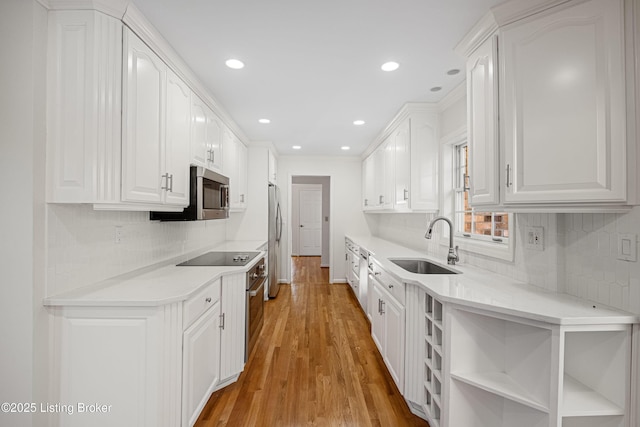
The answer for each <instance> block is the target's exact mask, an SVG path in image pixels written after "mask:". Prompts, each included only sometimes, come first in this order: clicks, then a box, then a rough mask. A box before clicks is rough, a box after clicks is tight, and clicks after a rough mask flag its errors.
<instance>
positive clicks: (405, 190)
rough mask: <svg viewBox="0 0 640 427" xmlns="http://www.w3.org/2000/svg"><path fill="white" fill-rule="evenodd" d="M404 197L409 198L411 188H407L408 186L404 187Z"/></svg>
mask: <svg viewBox="0 0 640 427" xmlns="http://www.w3.org/2000/svg"><path fill="white" fill-rule="evenodd" d="M404 199H405V200H409V190H407V189H406V188H405V189H404Z"/></svg>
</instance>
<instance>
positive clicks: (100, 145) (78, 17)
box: [47, 11, 122, 203]
mask: <svg viewBox="0 0 640 427" xmlns="http://www.w3.org/2000/svg"><path fill="white" fill-rule="evenodd" d="M48 21H49V22H48V27H49V28H48V31H49V34H48V47H47V51H48V52H47V201H48V202H54V203H117V202H120V141H121V129H122V125H121V115H120V110H121V109H122V22H120V21H119V20H117V19H115V18H111V17H109V16H107V15H105V14H102V13H98V12H94V11H51V12H49V19H48ZM115 171H117V173H115Z"/></svg>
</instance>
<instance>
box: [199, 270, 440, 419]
mask: <svg viewBox="0 0 640 427" xmlns="http://www.w3.org/2000/svg"><path fill="white" fill-rule="evenodd" d="M319 263H320V258H319V257H294V258H293V265H294V274H293V277H292V284H291V285H281V287H280V292H279V294H278V297H277V298H276V299H273V300H270V301H267V302H266V303H265V324H264V328H263V330H262V333H261V336H260V337H259V338H258V342H257V344H256V348H255V349H254V352H253V354H252V355H251V356H250V358H249V361H248V362H247V364H246V366H245V370H244V372H243V373H242V375H241V376H240V378H239V380H238V382H236V383H234V384H232V385H230V386H228V387H226V388H225V389H222V390H219V391H217V392H216V393H214V394H213V395H212V396H211V398H210V399H209V402H208V403H207V405H206V406H205V408H204V410H203V411H202V414H201V415H200V418H199V419H198V421H197V423H196V427H211V426H278V427H280V426H282V427H293V426H358V427H360V426H428V424H427V423H426V421H424V420H422V419H420V418H418V417H416V416H414V415H413V414H411V413H410V411H409V409H408V407H407V405H406V403H405V401H404V399H403V397H402V396H401V395H400V393H399V392H398V389H397V388H396V386H395V384H394V383H393V380H392V379H391V377H390V376H389V374H388V372H387V370H386V367H385V366H384V362H383V361H382V358H381V357H380V355H379V353H378V350H377V349H376V347H375V344H374V343H373V341H372V339H371V335H370V331H369V325H368V322H367V320H366V319H365V315H364V314H363V312H362V311H360V309H359V308H358V306H357V302H356V300H355V297H353V295H352V293H351V290H350V288H349V287H348V285H346V284H334V285H329V284H328V269H321V268H320V267H319Z"/></svg>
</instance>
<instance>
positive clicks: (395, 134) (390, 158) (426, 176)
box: [362, 104, 439, 212]
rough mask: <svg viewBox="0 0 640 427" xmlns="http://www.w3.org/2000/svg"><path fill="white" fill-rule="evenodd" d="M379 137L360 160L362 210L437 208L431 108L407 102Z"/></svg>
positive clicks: (434, 123)
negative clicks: (373, 146) (366, 155)
mask: <svg viewBox="0 0 640 427" xmlns="http://www.w3.org/2000/svg"><path fill="white" fill-rule="evenodd" d="M385 135H386V137H385ZM382 137H384V139H383V140H382V142H381V143H380V145H379V146H378V147H377V148H376V149H375V151H373V153H371V154H370V155H369V156H368V157H366V158H365V159H364V160H363V162H362V179H363V183H362V192H363V204H362V208H363V210H366V211H380V212H410V211H430V212H435V211H437V210H438V153H439V151H438V138H439V133H438V116H437V113H436V112H435V110H434V109H433V108H432V107H430V106H427V105H421V104H407V105H406V106H405V107H404V108H403V109H402V110H401V111H400V113H399V114H398V115H397V116H396V118H395V119H394V120H393V121H392V122H391V124H390V125H389V126H387V129H386V130H385V133H383V135H382Z"/></svg>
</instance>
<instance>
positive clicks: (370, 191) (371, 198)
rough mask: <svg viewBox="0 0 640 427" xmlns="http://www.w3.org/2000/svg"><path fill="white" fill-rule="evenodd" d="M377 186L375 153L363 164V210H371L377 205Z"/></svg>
mask: <svg viewBox="0 0 640 427" xmlns="http://www.w3.org/2000/svg"><path fill="white" fill-rule="evenodd" d="M375 185H376V179H375V153H373V154H370V155H369V157H367V158H366V159H364V161H363V162H362V193H363V200H362V209H363V210H371V209H373V208H374V207H375V205H376V204H377V202H376V192H375Z"/></svg>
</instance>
